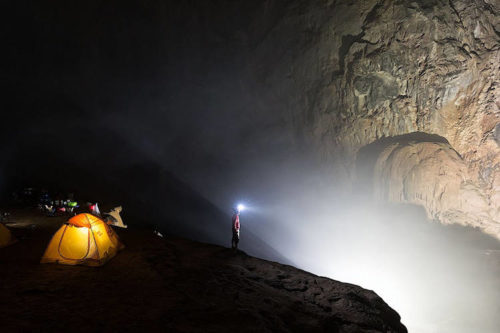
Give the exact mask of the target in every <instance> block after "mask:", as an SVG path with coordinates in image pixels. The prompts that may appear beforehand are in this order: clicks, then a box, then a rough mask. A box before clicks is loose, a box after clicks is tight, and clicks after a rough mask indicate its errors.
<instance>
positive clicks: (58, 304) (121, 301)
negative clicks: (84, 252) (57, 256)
mask: <svg viewBox="0 0 500 333" xmlns="http://www.w3.org/2000/svg"><path fill="white" fill-rule="evenodd" d="M11 216H12V218H11V222H10V223H7V225H8V227H9V229H10V230H11V231H12V234H14V235H15V236H16V237H17V238H18V240H19V241H18V242H17V243H16V244H13V245H11V246H8V247H5V248H2V249H0V272H1V274H0V292H1V294H2V297H0V309H1V311H0V321H1V322H2V332H32V331H41V332H60V331H72V332H84V331H85V332H89V331H92V332H95V331H97V332H136V331H139V330H142V331H147V332H234V331H261V332H271V331H275V330H276V329H278V330H279V331H287V330H288V329H289V328H290V327H293V328H296V329H298V330H299V331H312V332H314V331H317V332H322V331H328V330H330V329H332V328H335V327H337V325H339V323H342V320H343V321H348V322H350V325H351V326H352V327H354V328H356V327H360V326H357V325H358V324H359V325H361V324H363V323H365V324H366V323H368V324H369V325H374V327H384V326H383V325H393V327H396V328H398V329H399V331H401V332H404V331H405V330H404V326H402V325H401V324H400V322H399V315H398V314H397V313H396V312H395V311H394V310H392V309H391V308H389V307H388V306H387V305H386V304H385V303H384V302H383V301H382V300H381V299H380V298H379V297H378V296H377V295H376V294H375V293H373V292H371V291H367V290H364V289H362V288H360V287H357V286H354V285H348V284H343V283H340V282H337V281H332V280H329V279H326V278H320V277H317V276H315V275H313V274H310V273H307V272H304V271H300V270H297V269H296V268H293V267H291V266H287V265H281V264H278V263H274V262H270V261H265V260H260V259H257V258H253V257H250V256H248V255H246V254H245V253H244V252H238V253H234V252H233V251H232V250H230V249H228V248H224V247H221V246H216V245H210V244H205V243H198V242H194V241H189V240H186V239H181V238H177V237H173V236H167V235H165V236H163V237H161V236H158V235H157V234H155V233H154V232H153V230H150V229H147V228H142V229H141V228H134V229H132V228H129V229H123V228H114V230H115V231H116V234H117V236H118V237H119V239H120V240H121V241H122V242H123V244H125V248H124V249H123V250H122V251H120V252H118V253H117V255H116V256H115V257H113V258H112V259H111V260H109V262H107V263H106V264H105V265H102V266H101V267H92V266H85V264H83V265H59V264H54V263H50V264H40V258H41V256H42V254H43V253H44V251H46V248H47V245H48V244H49V242H50V241H51V238H52V237H53V236H54V234H56V233H57V231H58V230H59V229H60V228H61V226H62V228H65V226H68V225H67V224H65V222H66V221H67V216H57V217H47V216H44V215H42V214H40V212H39V211H37V210H36V209H32V208H23V209H18V210H13V211H12V214H11ZM78 216H79V215H77V216H76V217H78ZM95 220H97V218H96V219H95ZM320 288H321V290H325V291H326V292H327V293H329V294H330V295H336V296H335V300H336V301H335V302H334V303H336V304H337V305H335V304H333V306H334V311H333V312H332V311H331V310H330V311H328V312H325V310H324V308H325V307H326V306H332V305H331V303H329V302H332V301H331V300H330V301H329V300H327V298H325V297H324V296H321V295H320V294H321V293H320V292H319V290H320ZM339 301H340V303H339ZM344 302H345V304H344ZM346 304H351V306H347V305H346ZM363 304H365V305H363ZM367 305H368V306H369V307H370V308H372V310H374V311H376V313H379V314H380V316H376V317H373V315H370V314H369V313H364V312H363V311H360V310H359V309H360V306H361V307H366V306H367ZM335 306H337V309H336V310H335ZM374 318H375V320H374ZM382 318H384V319H382ZM377 325H378V326H377Z"/></svg>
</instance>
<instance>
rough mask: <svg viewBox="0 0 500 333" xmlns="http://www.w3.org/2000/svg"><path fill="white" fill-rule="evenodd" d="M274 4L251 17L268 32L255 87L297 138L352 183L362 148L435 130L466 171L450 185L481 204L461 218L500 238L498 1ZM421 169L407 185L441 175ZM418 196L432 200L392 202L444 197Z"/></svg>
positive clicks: (255, 65) (256, 63)
mask: <svg viewBox="0 0 500 333" xmlns="http://www.w3.org/2000/svg"><path fill="white" fill-rule="evenodd" d="M272 4H273V2H267V7H266V8H265V9H266V10H265V13H267V16H266V17H267V21H266V19H260V21H259V22H258V23H259V25H260V26H262V25H264V26H266V27H267V30H266V29H263V28H261V29H260V30H259V31H261V33H260V35H257V36H258V38H257V39H256V44H255V45H256V46H255V54H256V55H257V56H255V57H254V59H253V61H252V65H251V66H250V70H251V73H252V74H251V75H252V76H253V77H254V78H255V80H256V81H255V82H257V85H263V86H264V87H265V90H266V91H262V92H261V94H262V95H263V96H267V98H268V99H269V100H270V101H273V102H274V106H275V107H281V108H283V109H284V110H286V111H285V112H284V113H283V115H282V117H283V118H284V119H288V121H289V126H290V127H291V129H292V130H293V131H294V133H296V134H297V135H296V136H295V138H296V139H297V138H299V140H300V142H302V143H304V142H305V143H306V145H307V144H311V143H312V144H313V146H314V147H316V149H317V151H318V156H319V158H320V159H321V160H322V161H323V162H325V164H326V165H333V166H334V167H333V169H334V172H335V174H337V175H338V174H343V175H346V176H348V177H350V178H351V179H354V178H356V174H355V173H354V172H353V170H355V168H353V166H354V164H355V163H356V156H357V153H358V151H359V149H360V148H362V147H364V146H366V145H368V144H370V143H373V142H375V141H377V140H379V139H381V138H384V137H396V136H400V135H404V134H409V133H414V132H423V133H428V134H436V135H439V136H441V137H443V138H445V139H446V140H447V141H448V142H449V145H450V147H451V148H452V149H454V150H456V151H457V152H458V158H457V159H454V160H453V162H452V161H451V160H450V159H445V160H444V161H441V160H436V163H439V164H442V166H443V167H445V166H446V165H449V163H452V164H453V165H454V167H455V168H463V169H464V171H463V172H462V173H460V176H458V175H457V176H453V177H452V176H450V177H448V178H447V179H446V182H447V183H449V184H450V186H451V187H454V188H457V189H458V188H461V187H464V186H466V184H467V186H469V187H471V188H473V191H476V192H477V195H478V196H480V197H481V199H480V201H482V202H484V205H483V204H481V205H482V206H483V207H482V208H481V209H480V212H478V211H477V210H475V211H474V212H473V214H476V213H477V214H476V216H475V218H473V219H471V220H463V219H462V220H460V219H459V220H457V221H456V222H460V223H468V224H471V225H474V226H480V227H482V228H483V230H485V231H486V232H489V233H493V234H495V235H497V236H498V237H500V233H499V232H498V230H500V229H499V227H498V225H499V223H500V210H499V209H500V207H499V203H500V200H499V199H500V142H499V137H500V135H499V134H498V133H500V125H499V123H500V111H499V104H500V103H499V96H500V93H499V90H498V88H497V81H498V74H499V63H500V58H499V57H500V43H499V40H500V38H499V31H500V18H499V16H498V12H499V11H500V7H499V6H498V2H495V1H490V0H475V1H462V0H451V1H444V0H419V1H413V2H407V1H383V0H373V1H342V0H340V1H326V0H325V1H315V2H308V1H291V2H289V3H288V6H287V7H286V9H285V10H284V12H285V14H284V15H282V16H281V17H280V18H279V19H275V18H273V15H274V11H273V8H274V7H273V6H272ZM280 10H282V9H280ZM266 24H267V25H266ZM256 89H257V90H258V88H256ZM268 111H271V110H268ZM415 163H417V162H415ZM414 166H415V167H419V168H421V167H422V166H421V165H420V166H418V165H414ZM378 176H381V174H378ZM384 176H390V175H389V174H384ZM422 176H423V174H419V175H417V174H415V176H414V178H412V179H413V180H412V182H414V183H415V184H416V183H419V182H422V181H425V182H428V183H432V182H442V181H444V180H438V178H439V177H440V175H439V173H433V172H429V173H428V174H426V177H432V178H426V179H423V178H419V177H422ZM380 180H381V179H378V180H377V179H376V180H375V181H380ZM392 181H393V182H396V181H401V180H400V179H399V180H398V178H397V177H396V178H395V179H393V180H392ZM406 181H407V182H408V181H409V180H408V179H406ZM422 194H423V195H424V196H427V197H429V198H430V197H432V198H433V199H432V200H429V201H425V202H422V201H420V200H413V199H410V197H412V196H411V195H407V196H403V197H397V198H395V197H391V198H390V199H391V200H395V201H398V202H399V201H401V202H411V203H419V204H423V205H424V207H425V208H426V209H427V210H428V211H434V210H435V209H438V210H439V209H440V208H436V207H442V206H446V205H448V204H449V203H448V202H446V203H440V202H438V203H436V202H434V201H435V200H438V201H439V200H441V201H442V200H445V199H444V198H439V197H436V196H434V195H433V194H432V193H430V192H429V193H422ZM454 195H455V196H456V195H459V193H458V192H456V193H455V194H454ZM431 206H432V207H431ZM471 213H472V212H471ZM444 215H446V214H444V212H441V213H439V214H437V215H435V216H436V217H438V218H440V217H442V216H444ZM441 220H442V221H443V219H441ZM448 221H453V219H450V220H448Z"/></svg>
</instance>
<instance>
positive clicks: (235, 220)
mask: <svg viewBox="0 0 500 333" xmlns="http://www.w3.org/2000/svg"><path fill="white" fill-rule="evenodd" d="M232 222H233V230H234V231H240V216H239V215H238V214H234V215H233V220H232Z"/></svg>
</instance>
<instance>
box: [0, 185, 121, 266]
mask: <svg viewBox="0 0 500 333" xmlns="http://www.w3.org/2000/svg"><path fill="white" fill-rule="evenodd" d="M35 191H36V190H35V189H33V188H27V189H24V190H23V191H22V192H21V193H22V195H23V196H24V197H25V198H26V197H28V198H32V197H33V196H34V195H35V194H34V193H35ZM68 198H69V199H67V200H60V199H56V200H52V198H51V196H50V195H49V193H48V192H47V191H44V190H42V191H41V192H40V195H39V197H38V208H39V209H40V210H41V211H42V212H45V214H46V215H48V216H55V215H56V214H57V215H59V216H60V215H65V214H69V215H72V217H71V218H69V220H68V221H66V222H65V223H64V224H63V225H62V226H61V227H60V228H59V229H58V230H57V232H56V233H55V234H54V236H53V237H52V239H51V241H50V242H49V244H48V246H47V248H46V250H45V253H44V254H43V256H42V259H41V260H40V262H41V263H59V264H65V265H86V266H102V265H104V264H105V263H106V262H108V261H109V260H110V259H111V258H113V257H114V256H115V255H116V254H117V253H118V251H120V250H122V249H123V248H124V247H125V246H124V245H123V243H122V242H121V241H120V239H119V238H118V235H117V234H116V233H115V232H114V230H113V229H112V227H111V226H115V227H119V228H127V226H126V225H125V224H124V223H123V220H122V218H121V216H120V213H121V212H122V207H121V206H119V207H115V208H113V209H112V210H111V211H109V212H107V213H104V214H103V215H104V217H101V212H100V210H99V207H98V204H97V203H87V207H88V209H89V212H90V213H82V214H77V215H75V214H76V212H75V209H76V208H78V207H79V205H78V202H77V201H74V200H73V196H72V195H71V196H68ZM22 203H28V202H26V201H25V202H22ZM5 217H8V214H7V215H4V214H3V213H0V248H2V247H5V246H8V245H11V244H13V243H15V242H16V241H17V240H16V238H15V237H14V236H13V235H12V233H11V232H10V230H9V229H8V228H7V227H6V226H5V225H4V224H2V223H1V222H2V221H4V220H6V219H5Z"/></svg>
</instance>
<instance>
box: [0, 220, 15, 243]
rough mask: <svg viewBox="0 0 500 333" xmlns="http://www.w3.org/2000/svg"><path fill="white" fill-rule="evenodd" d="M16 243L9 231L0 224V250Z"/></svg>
mask: <svg viewBox="0 0 500 333" xmlns="http://www.w3.org/2000/svg"><path fill="white" fill-rule="evenodd" d="M15 242H17V239H16V238H15V237H14V236H12V234H11V232H10V230H9V229H7V227H6V226H4V225H3V224H2V223H0V248H2V247H5V246H8V245H11V244H13V243H15Z"/></svg>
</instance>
